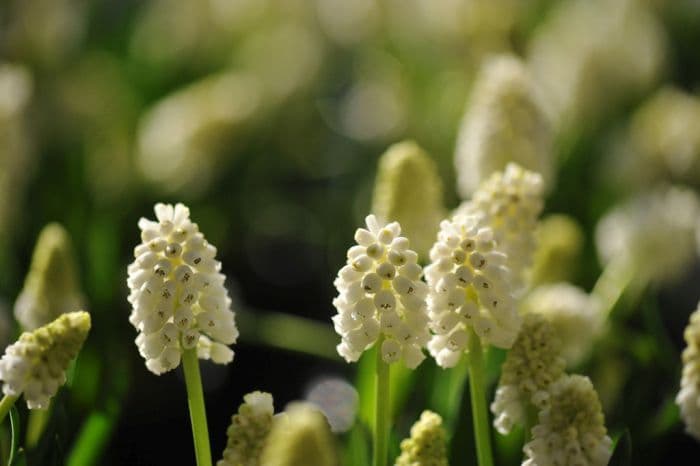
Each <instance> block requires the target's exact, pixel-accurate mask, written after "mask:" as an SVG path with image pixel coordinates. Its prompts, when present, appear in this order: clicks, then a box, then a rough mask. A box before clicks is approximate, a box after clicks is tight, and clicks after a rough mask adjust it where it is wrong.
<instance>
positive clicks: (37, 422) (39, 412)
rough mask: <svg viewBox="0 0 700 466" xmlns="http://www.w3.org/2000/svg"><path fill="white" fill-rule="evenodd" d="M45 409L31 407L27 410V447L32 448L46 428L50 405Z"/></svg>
mask: <svg viewBox="0 0 700 466" xmlns="http://www.w3.org/2000/svg"><path fill="white" fill-rule="evenodd" d="M52 406H53V405H49V407H48V408H46V409H32V410H31V411H29V419H27V438H26V440H25V441H26V443H27V448H34V447H35V446H36V445H37V444H38V443H39V440H40V439H41V434H43V433H44V430H45V429H46V424H48V422H49V418H50V417H51V407H52Z"/></svg>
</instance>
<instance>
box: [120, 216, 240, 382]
mask: <svg viewBox="0 0 700 466" xmlns="http://www.w3.org/2000/svg"><path fill="white" fill-rule="evenodd" d="M155 213H156V217H157V221H155V222H154V221H151V220H147V219H145V218H142V219H141V220H139V228H141V239H142V243H141V244H140V245H138V246H137V247H136V249H135V250H134V256H135V257H136V260H135V261H134V262H133V263H132V264H131V265H129V269H128V272H129V278H128V281H127V283H128V285H129V289H130V291H131V294H130V295H129V302H130V303H131V304H132V306H133V310H132V312H131V316H130V317H129V321H130V322H131V323H132V324H133V325H134V327H136V328H137V330H138V331H139V332H140V333H139V335H138V337H137V338H136V344H137V346H138V348H139V352H140V353H141V355H142V356H143V357H144V358H145V359H146V367H148V369H149V370H150V371H151V372H153V373H155V374H162V373H163V372H167V371H169V370H171V369H174V368H175V367H177V366H178V365H179V364H180V358H181V354H182V351H183V350H186V349H190V348H197V347H198V346H201V347H202V348H198V354H199V355H200V356H201V357H202V356H203V357H207V356H208V357H211V359H212V360H213V361H214V362H217V363H220V364H227V363H229V362H230V361H231V360H232V359H233V351H231V349H230V348H228V347H227V346H226V345H230V344H233V343H235V342H236V339H237V337H238V330H237V328H236V325H235V323H234V314H233V312H232V311H231V299H230V298H229V296H228V292H227V291H226V288H225V287H224V281H225V278H226V277H225V276H224V275H223V274H222V273H221V272H220V270H221V263H220V262H219V261H217V260H216V259H215V256H216V248H215V247H214V246H213V245H211V244H209V243H208V242H207V241H206V240H205V239H204V235H203V234H202V233H200V232H199V228H198V227H197V224H196V223H193V222H192V221H190V212H189V209H188V208H187V207H185V206H184V205H182V204H177V205H176V206H174V207H173V206H172V205H165V204H157V205H156V206H155Z"/></svg>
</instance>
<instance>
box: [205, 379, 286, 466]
mask: <svg viewBox="0 0 700 466" xmlns="http://www.w3.org/2000/svg"><path fill="white" fill-rule="evenodd" d="M273 414H274V407H273V406H272V395H270V394H269V393H265V392H252V393H248V394H247V395H245V396H244V397H243V404H241V406H240V407H239V408H238V413H237V414H234V415H233V416H232V417H231V425H230V426H229V428H228V429H227V430H226V436H227V437H228V440H227V441H226V448H225V449H224V453H223V458H222V459H221V460H219V461H218V462H217V463H216V466H258V465H259V464H260V453H261V452H262V449H263V446H264V445H265V442H266V441H267V436H268V434H269V433H270V428H271V427H272V415H273Z"/></svg>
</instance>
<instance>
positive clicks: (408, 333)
mask: <svg viewBox="0 0 700 466" xmlns="http://www.w3.org/2000/svg"><path fill="white" fill-rule="evenodd" d="M365 222H366V224H367V229H364V228H359V229H358V230H357V232H356V233H355V240H356V241H357V245H356V246H353V247H351V248H350V249H349V250H348V255H347V258H348V260H347V265H345V266H344V267H343V268H341V269H340V271H339V272H338V277H337V278H336V280H335V286H336V288H337V290H338V293H339V295H338V297H337V298H335V300H334V301H333V305H334V306H335V308H336V309H337V310H338V314H336V315H335V316H334V317H333V324H334V327H335V330H336V332H338V333H339V334H340V336H341V337H342V341H341V343H340V344H339V345H338V353H339V354H340V355H341V356H342V357H343V358H345V360H346V361H347V362H355V361H357V360H358V359H359V358H360V356H361V355H362V352H363V351H365V350H366V349H368V348H370V347H371V346H372V345H374V344H375V343H376V342H377V340H379V339H380V337H381V340H382V343H381V348H379V351H381V353H382V359H383V360H384V362H386V363H387V364H389V363H394V362H398V361H399V360H403V363H404V364H405V365H406V367H408V368H411V369H413V368H415V367H417V366H418V365H419V364H420V363H421V362H422V361H423V359H425V355H424V354H423V352H422V348H423V347H425V345H426V344H427V343H428V340H429V339H430V330H429V328H428V315H427V306H426V301H425V299H426V296H427V293H428V288H427V286H426V285H425V283H423V282H422V281H421V280H420V278H421V275H422V273H423V270H422V268H421V266H420V265H418V263H417V260H418V254H416V252H415V251H413V250H411V249H410V248H409V242H408V239H406V238H405V237H403V236H400V234H401V226H400V225H399V224H398V222H391V223H389V224H388V225H383V224H381V223H380V222H379V220H377V218H376V217H375V216H374V215H369V216H367V218H366V219H365Z"/></svg>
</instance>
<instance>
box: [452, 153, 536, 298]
mask: <svg viewBox="0 0 700 466" xmlns="http://www.w3.org/2000/svg"><path fill="white" fill-rule="evenodd" d="M542 186H543V184H542V177H541V176H540V175H539V174H538V173H535V172H532V171H529V170H526V169H524V168H522V167H521V166H520V165H517V164H515V163H509V164H508V165H507V166H506V168H505V170H503V171H502V172H496V173H494V174H492V175H491V176H490V177H489V178H488V179H487V180H485V181H484V182H483V183H482V184H481V185H480V186H479V189H478V190H477V191H476V192H475V193H474V196H473V197H472V199H471V200H470V201H467V202H464V203H463V204H462V205H461V206H460V207H459V208H458V209H457V213H458V214H467V215H479V216H480V217H481V223H482V225H483V226H488V227H490V228H491V229H492V230H493V234H494V240H495V241H496V244H497V245H498V248H499V250H500V251H501V252H503V253H504V254H506V255H507V256H508V262H507V263H508V267H509V268H510V269H511V272H512V274H513V286H514V287H515V289H516V290H520V289H522V288H523V287H524V286H525V283H526V275H527V273H528V272H529V269H530V266H531V265H532V260H533V255H534V252H535V249H536V243H537V242H536V238H535V231H536V227H537V218H538V217H539V215H540V212H542V207H543V200H542Z"/></svg>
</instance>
